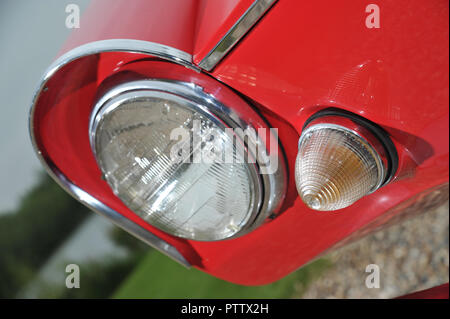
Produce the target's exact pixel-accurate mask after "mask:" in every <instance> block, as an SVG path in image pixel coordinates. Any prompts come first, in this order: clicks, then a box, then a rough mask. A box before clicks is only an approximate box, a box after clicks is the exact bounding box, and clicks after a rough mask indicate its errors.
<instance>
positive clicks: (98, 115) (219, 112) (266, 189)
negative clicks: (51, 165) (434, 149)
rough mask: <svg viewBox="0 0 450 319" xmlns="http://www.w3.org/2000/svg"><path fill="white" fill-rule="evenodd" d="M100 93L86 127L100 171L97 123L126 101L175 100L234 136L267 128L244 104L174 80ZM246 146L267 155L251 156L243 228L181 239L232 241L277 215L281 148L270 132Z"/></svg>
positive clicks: (283, 175)
mask: <svg viewBox="0 0 450 319" xmlns="http://www.w3.org/2000/svg"><path fill="white" fill-rule="evenodd" d="M103 91H104V92H106V93H104V94H103V95H102V96H101V97H100V98H98V99H97V101H96V102H95V106H94V108H93V109H92V113H91V117H90V126H89V139H90V144H91V148H92V152H93V153H94V156H95V157H96V159H97V163H98V165H99V167H100V169H101V170H102V167H101V163H100V162H99V160H98V158H97V154H96V153H97V150H96V132H97V129H98V126H99V123H100V122H101V120H102V118H104V116H106V115H107V114H108V113H109V112H111V111H113V110H115V109H117V108H118V107H120V106H121V105H123V104H124V103H126V102H127V101H130V99H136V98H144V99H145V98H151V97H162V98H168V99H174V100H177V102H178V103H184V104H186V106H187V107H189V108H192V109H194V110H195V111H196V112H199V113H201V114H202V115H204V116H206V117H207V118H208V119H209V120H211V121H213V122H215V123H218V124H220V125H223V126H224V127H227V128H231V129H236V128H238V129H241V130H237V132H239V131H242V132H243V131H244V130H245V129H248V128H254V129H255V130H256V129H257V127H255V124H256V126H258V125H259V126H262V125H264V126H265V127H266V128H268V125H267V123H266V122H265V121H264V119H263V118H262V117H261V116H260V115H259V114H257V113H256V112H255V111H254V110H253V109H252V108H251V107H250V105H248V104H246V103H245V106H242V104H240V105H233V106H232V107H230V106H227V105H225V104H223V103H221V102H220V101H219V100H218V99H216V98H215V97H214V96H213V95H211V94H209V93H207V92H205V90H204V89H203V88H202V87H200V86H198V85H195V84H192V83H187V82H181V81H174V80H162V79H145V80H135V81H127V82H123V83H121V84H118V85H115V86H113V87H109V88H107V89H105V90H103ZM243 108H245V109H243ZM237 138H240V139H241V140H242V141H243V140H244V136H237ZM246 143H248V145H246V146H247V147H246V150H247V151H248V152H250V150H255V149H256V148H257V147H259V148H261V146H263V149H265V150H266V151H267V153H266V154H264V156H262V154H261V152H256V153H255V154H250V156H252V157H254V158H255V160H256V161H255V162H254V163H247V165H249V171H250V172H251V180H252V183H253V185H254V189H255V198H254V203H253V206H252V207H253V209H252V213H251V216H250V217H249V218H248V220H247V222H246V223H245V225H243V226H242V228H241V229H240V230H239V231H237V232H236V233H235V234H234V235H232V236H230V237H227V238H218V239H196V238H189V237H184V236H181V237H183V238H186V239H194V240H206V241H213V240H222V239H229V238H235V237H239V236H242V235H244V234H246V233H248V232H249V231H251V230H253V229H255V228H257V227H258V226H260V225H261V224H262V223H263V222H264V221H265V220H266V219H267V217H269V216H271V215H273V214H276V213H278V211H279V209H280V206H281V204H282V201H283V199H284V195H285V193H286V187H287V185H286V166H285V160H284V156H283V153H282V151H281V148H280V147H279V146H278V139H277V136H276V135H275V134H273V131H269V134H266V135H257V138H256V140H253V139H250V138H247V139H246ZM269 143H270V145H272V143H276V144H277V153H276V154H270V150H269V149H268V148H267V147H268V145H269ZM271 156H272V158H273V156H276V161H277V165H278V168H277V169H276V170H275V171H274V172H270V173H268V174H262V173H261V171H262V169H261V166H262V165H263V163H264V162H265V161H267V158H269V159H270V158H271ZM116 195H118V194H116ZM119 198H120V197H119ZM153 226H155V225H153ZM176 236H179V235H176Z"/></svg>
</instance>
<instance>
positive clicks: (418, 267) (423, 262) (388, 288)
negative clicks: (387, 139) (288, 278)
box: [294, 201, 449, 298]
mask: <svg viewBox="0 0 450 319" xmlns="http://www.w3.org/2000/svg"><path fill="white" fill-rule="evenodd" d="M448 237H449V204H448V201H447V202H446V204H445V205H443V206H441V207H439V208H437V209H433V210H430V211H428V212H427V213H423V214H420V215H418V216H416V217H413V218H411V219H409V220H406V221H405V222H403V223H401V224H398V225H394V226H391V227H389V228H387V229H385V230H381V231H378V232H376V233H374V234H372V235H369V236H368V237H365V238H364V239H362V240H359V241H357V242H355V243H352V244H349V245H347V246H344V247H342V248H339V249H337V250H336V251H333V252H331V253H329V254H327V255H325V256H324V257H325V258H327V259H329V260H331V261H332V262H333V264H334V266H333V267H332V268H330V270H328V271H327V272H325V273H324V274H323V275H322V276H321V277H320V278H319V279H318V280H316V281H315V282H314V283H312V284H311V285H310V286H309V287H308V288H307V289H306V291H305V293H304V294H301V293H300V292H301V291H302V289H301V288H302V287H297V289H296V290H297V291H298V292H297V293H296V294H294V298H298V297H301V298H393V297H397V296H402V295H405V294H408V293H411V292H414V291H418V290H422V289H427V288H430V287H434V286H437V285H440V284H443V283H446V282H448V281H449V272H448V271H449V238H448ZM369 264H376V265H378V266H379V269H380V287H379V288H371V289H369V288H367V287H366V284H365V281H366V278H367V276H369V275H370V273H366V272H365V270H366V266H367V265H369Z"/></svg>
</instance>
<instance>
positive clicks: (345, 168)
mask: <svg viewBox="0 0 450 319" xmlns="http://www.w3.org/2000/svg"><path fill="white" fill-rule="evenodd" d="M386 145H387V146H386ZM298 147H299V150H298V155H297V159H296V164H295V181H296V185H297V191H298V193H299V195H300V197H301V199H302V200H303V202H304V203H305V204H306V205H307V206H308V207H309V208H311V209H313V210H318V211H333V210H338V209H342V208H345V207H348V206H350V205H352V204H353V203H354V202H356V201H357V200H359V199H360V198H362V197H363V196H366V195H368V194H370V193H372V192H374V191H376V190H377V189H379V188H380V187H381V186H383V185H384V184H386V183H387V182H388V181H389V179H390V178H391V176H392V175H393V172H395V170H396V166H397V159H396V156H397V154H396V152H395V148H394V145H393V144H392V142H391V141H390V139H389V137H388V136H387V134H386V133H385V132H384V131H383V130H382V129H381V128H380V127H378V126H377V125H375V124H373V123H371V122H368V121H367V120H365V119H362V118H361V117H359V116H357V115H354V114H351V113H349V114H347V113H340V112H336V111H329V110H326V111H322V112H320V113H318V114H317V115H316V116H314V117H313V118H312V119H310V120H309V121H308V122H307V124H306V125H305V127H304V129H303V132H302V135H301V137H300V140H299V146H298Z"/></svg>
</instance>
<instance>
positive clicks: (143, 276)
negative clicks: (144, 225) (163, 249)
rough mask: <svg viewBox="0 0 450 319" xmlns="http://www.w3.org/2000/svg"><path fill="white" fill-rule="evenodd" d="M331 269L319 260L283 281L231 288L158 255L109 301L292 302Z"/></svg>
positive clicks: (147, 259)
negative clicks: (290, 300) (218, 300)
mask: <svg viewBox="0 0 450 319" xmlns="http://www.w3.org/2000/svg"><path fill="white" fill-rule="evenodd" d="M330 266H331V262H330V261H328V260H326V259H318V260H316V261H314V262H312V263H310V264H309V265H307V266H305V267H303V268H301V269H300V270H297V271H296V272H294V273H292V274H290V275H288V276H286V277H285V278H283V279H281V280H279V281H277V282H275V283H272V284H269V285H265V286H258V287H246V286H240V285H236V284H232V283H229V282H226V281H223V280H220V279H217V278H215V277H212V276H210V275H208V274H206V273H203V272H201V271H199V270H197V269H194V268H192V269H186V268H184V267H183V266H181V265H179V264H177V263H176V262H174V261H173V260H171V259H169V258H167V257H166V256H164V255H162V254H161V253H159V252H157V251H152V252H150V253H148V254H147V256H145V257H144V258H143V260H142V261H141V262H140V263H139V264H138V265H137V266H136V268H135V269H134V270H133V272H132V273H131V274H130V275H129V276H128V278H127V279H125V280H124V281H123V282H122V283H121V285H120V286H119V288H118V289H117V290H116V291H115V293H114V294H113V295H112V298H158V299H159V298H161V299H163V298H181V299H184V298H224V299H227V298H238V299H239V298H248V299H251V298H291V297H292V295H293V294H294V291H295V295H296V296H301V294H302V292H303V291H304V290H305V289H306V288H307V286H308V285H309V284H310V283H311V282H312V281H313V280H314V279H315V278H317V277H318V276H320V275H321V274H322V273H323V272H324V271H325V270H327V269H328V268H329V267H330Z"/></svg>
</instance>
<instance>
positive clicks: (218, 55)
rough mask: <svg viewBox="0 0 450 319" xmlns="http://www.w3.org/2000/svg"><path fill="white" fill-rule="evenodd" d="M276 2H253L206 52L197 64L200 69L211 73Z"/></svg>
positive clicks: (268, 0)
mask: <svg viewBox="0 0 450 319" xmlns="http://www.w3.org/2000/svg"><path fill="white" fill-rule="evenodd" d="M275 1H276V0H255V2H253V3H252V5H251V6H250V8H248V9H247V11H245V13H244V14H243V15H242V16H241V17H240V18H239V20H238V21H237V22H236V23H235V24H234V25H233V26H232V27H231V29H230V30H228V32H227V33H226V34H225V36H224V37H223V38H222V39H220V41H219V42H218V43H217V44H216V45H215V46H214V48H213V49H212V50H211V51H210V52H208V54H207V55H206V56H205V57H204V58H203V59H202V60H201V61H200V63H199V64H198V65H199V67H200V68H202V69H204V70H206V71H211V70H212V69H213V68H214V67H215V66H216V65H217V63H219V62H220V60H222V58H223V57H224V56H225V55H226V54H227V53H228V52H229V51H230V50H231V49H232V48H233V47H234V46H235V45H236V43H238V42H239V41H240V40H241V39H242V38H243V37H244V35H245V34H246V33H247V32H248V31H249V30H250V29H251V28H252V27H253V26H254V25H255V24H256V23H257V22H258V20H259V19H260V18H261V17H262V16H263V15H264V13H266V11H267V10H268V9H269V8H270V7H271V6H272V5H273V4H274V3H275Z"/></svg>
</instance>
